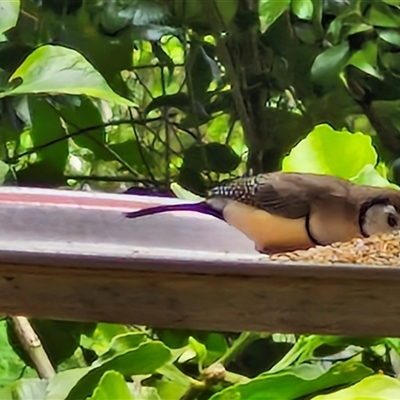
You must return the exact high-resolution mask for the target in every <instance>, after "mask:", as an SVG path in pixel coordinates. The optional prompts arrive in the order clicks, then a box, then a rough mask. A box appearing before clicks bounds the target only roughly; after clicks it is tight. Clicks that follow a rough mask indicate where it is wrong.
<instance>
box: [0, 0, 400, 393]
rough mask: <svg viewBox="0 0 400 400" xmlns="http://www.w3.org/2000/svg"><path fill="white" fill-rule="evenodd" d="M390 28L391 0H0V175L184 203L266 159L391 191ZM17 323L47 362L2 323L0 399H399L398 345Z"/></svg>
mask: <svg viewBox="0 0 400 400" xmlns="http://www.w3.org/2000/svg"><path fill="white" fill-rule="evenodd" d="M398 28H400V2H399V1H395V0H390V1H389V0H325V1H319V0H281V1H275V0H258V1H257V0H255V1H245V0H210V1H207V2H205V1H202V0H190V1H189V0H134V1H132V0H129V1H128V0H114V1H104V0H90V1H88V0H60V1H51V0H40V1H39V0H21V1H18V0H13V1H8V2H4V1H3V2H0V179H1V182H2V183H3V182H4V183H5V184H20V185H28V186H42V187H63V186H69V187H74V188H83V187H86V186H87V185H88V186H89V187H90V188H92V189H96V188H97V189H98V188H100V189H102V190H109V191H123V190H125V189H126V188H127V187H129V186H132V185H135V186H138V187H145V188H150V189H157V190H172V191H174V193H175V194H176V195H177V196H178V197H184V198H188V197H190V198H194V197H195V195H199V196H201V195H203V194H204V192H205V191H206V190H207V188H209V187H210V186H212V185H213V184H214V183H216V182H218V181H221V180H222V179H230V178H233V177H236V176H238V175H242V174H243V173H258V172H261V171H272V170H277V169H283V170H286V171H303V172H315V173H322V174H333V175H337V176H341V177H344V178H347V179H350V180H352V181H354V182H356V183H359V184H372V185H377V186H395V187H396V185H395V183H400V173H399V166H400V159H399V153H400V119H399V110H400V92H399V89H398V88H399V87H400V85H399V83H400V81H399V79H400V71H399V63H398V61H399V60H398V58H399V48H400V33H399V29H398ZM392 165H393V168H392ZM30 323H31V325H32V327H33V328H34V330H35V331H36V333H37V335H38V337H39V339H40V342H41V344H42V346H43V348H44V350H45V353H46V354H47V356H48V358H49V360H50V361H51V363H52V365H53V367H54V368H55V370H56V374H55V375H54V376H53V377H52V378H50V379H39V377H38V376H37V372H36V370H35V367H36V366H35V363H33V362H32V360H31V359H30V356H29V354H27V353H26V351H25V350H24V348H23V346H21V344H20V342H19V340H18V337H17V335H16V334H15V331H14V329H13V325H12V322H11V321H10V319H9V318H7V319H6V320H4V321H3V322H1V323H0V348H1V362H0V371H1V374H0V376H1V379H0V386H1V389H0V398H2V399H32V398H34V399H46V400H51V399H57V400H59V399H74V400H75V399H86V398H92V399H114V398H117V397H118V398H121V399H122V398H126V399H162V400H163V399H168V400H169V399H171V400H173V399H186V400H188V399H213V400H215V399H221V400H222V399H231V398H243V399H244V398H245V399H260V398H262V399H268V398H271V399H276V398H279V399H282V400H283V399H288V400H289V399H298V398H314V399H319V400H322V399H326V400H328V399H333V398H335V399H358V398H371V399H372V398H377V399H378V398H379V399H393V398H397V397H400V388H399V384H398V381H397V379H395V378H392V377H391V376H398V374H399V371H398V367H397V365H398V358H399V356H400V343H399V340H398V339H393V338H390V339H389V338H353V337H350V338H349V337H330V336H319V335H308V336H306V335H301V336H296V337H293V336H290V335H272V334H266V333H255V332H251V333H250V332H243V333H241V334H233V333H226V332H225V333H216V332H205V331H204V332H203V331H202V332H200V331H183V330H180V331H176V330H169V329H160V328H157V327H136V326H135V327H133V326H124V325H110V324H105V323H98V324H83V323H78V322H62V321H43V320H35V319H31V320H30ZM60 344H62V345H60ZM249 360H250V361H249Z"/></svg>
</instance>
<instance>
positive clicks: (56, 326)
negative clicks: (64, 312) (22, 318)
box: [8, 319, 96, 366]
mask: <svg viewBox="0 0 400 400" xmlns="http://www.w3.org/2000/svg"><path fill="white" fill-rule="evenodd" d="M29 322H30V323H31V325H32V328H33V329H34V331H35V332H36V334H37V335H38V337H39V339H40V341H41V343H42V345H43V348H44V350H45V351H46V354H47V355H48V357H49V359H50V361H51V362H52V364H53V365H55V366H56V365H59V364H61V363H62V362H63V361H64V360H66V359H67V358H69V357H71V356H72V355H73V354H74V352H75V350H76V349H77V348H78V347H79V343H80V336H81V334H84V333H87V332H89V331H93V330H94V329H95V327H96V324H95V323H89V322H72V321H55V320H48V319H30V320H29ZM8 335H9V341H10V343H11V344H12V346H13V348H14V350H15V352H16V353H17V354H18V355H19V356H20V357H21V358H22V359H23V360H24V361H25V363H26V364H27V365H30V366H33V365H32V361H31V360H30V357H29V355H27V354H26V352H25V350H24V349H23V348H21V346H20V344H19V341H18V339H17V337H16V335H15V332H14V329H13V328H12V324H11V323H9V324H8ZM60 343H62V344H63V345H62V346H60Z"/></svg>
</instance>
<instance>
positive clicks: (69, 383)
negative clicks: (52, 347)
mask: <svg viewBox="0 0 400 400" xmlns="http://www.w3.org/2000/svg"><path fill="white" fill-rule="evenodd" d="M89 371H90V367H86V368H73V369H68V370H65V371H62V372H59V373H58V374H56V375H55V376H53V377H52V378H51V379H50V380H49V385H48V387H47V396H46V400H60V399H65V398H66V397H67V395H68V393H69V392H70V391H71V389H72V388H73V387H74V386H75V385H76V383H77V382H78V381H79V380H80V379H81V378H83V377H84V376H85V375H86V374H87V373H88V372H89Z"/></svg>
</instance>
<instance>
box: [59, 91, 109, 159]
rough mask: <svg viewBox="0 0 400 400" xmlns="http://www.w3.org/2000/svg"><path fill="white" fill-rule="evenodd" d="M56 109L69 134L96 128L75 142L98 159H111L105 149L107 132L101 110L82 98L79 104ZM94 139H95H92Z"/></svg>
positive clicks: (87, 99) (70, 104)
mask: <svg viewBox="0 0 400 400" xmlns="http://www.w3.org/2000/svg"><path fill="white" fill-rule="evenodd" d="M56 107H57V109H58V111H59V113H60V116H61V118H62V119H63V120H64V121H65V123H66V124H67V127H68V133H69V134H73V133H76V132H79V131H82V130H84V129H85V128H90V127H96V128H95V129H92V130H90V131H87V132H84V133H82V134H80V135H76V136H74V137H73V139H72V140H73V141H74V142H75V143H76V144H77V145H78V146H79V147H84V148H87V149H89V150H91V151H92V152H93V154H94V156H95V157H96V158H99V159H103V158H105V157H110V154H109V151H108V150H107V149H106V148H105V146H104V144H105V139H106V131H105V126H104V122H103V118H102V116H101V113H100V110H99V108H98V107H96V106H95V105H94V103H93V102H92V101H91V100H90V99H89V98H85V97H83V98H80V99H79V102H78V104H73V103H72V102H68V103H66V104H62V105H58V104H56ZM91 138H93V139H91Z"/></svg>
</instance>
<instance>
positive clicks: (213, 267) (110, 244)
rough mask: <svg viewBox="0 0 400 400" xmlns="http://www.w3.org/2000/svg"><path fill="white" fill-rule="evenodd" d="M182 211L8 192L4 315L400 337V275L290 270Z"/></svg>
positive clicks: (0, 197)
mask: <svg viewBox="0 0 400 400" xmlns="http://www.w3.org/2000/svg"><path fill="white" fill-rule="evenodd" d="M177 201H178V200H174V199H159V198H157V199H153V198H146V197H136V196H128V195H109V194H100V193H96V194H93V193H82V192H72V191H54V190H39V189H15V188H1V189H0V313H2V314H14V315H26V316H34V317H44V318H54V319H66V320H85V321H108V322H116V323H132V324H149V325H151V326H157V327H171V328H191V329H209V330H224V331H244V330H256V331H267V332H282V333H283V332H292V333H319V334H340V335H377V336H400V323H399V322H400V296H399V287H400V268H397V267H374V266H361V265H359V266H351V265H336V266H327V265H305V264H298V263H293V264H291V265H287V264H286V265H279V264H278V263H274V262H271V261H269V260H268V258H267V257H265V256H260V255H259V254H258V253H256V252H255V251H254V250H253V245H252V243H251V242H249V241H248V240H247V239H246V238H245V237H244V236H243V235H242V234H240V233H239V232H237V231H236V230H234V229H233V228H231V227H229V226H228V225H226V224H225V223H224V222H221V221H219V220H216V219H213V218H212V217H209V216H203V215H198V214H194V213H188V212H180V213H170V214H161V215H157V216H152V217H145V218H142V219H138V220H127V219H124V217H123V215H122V213H123V212H124V211H130V210H134V209H137V208H142V207H149V206H151V205H154V204H159V203H171V202H177Z"/></svg>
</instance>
